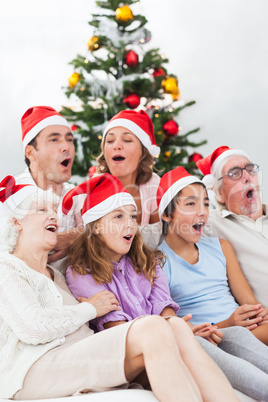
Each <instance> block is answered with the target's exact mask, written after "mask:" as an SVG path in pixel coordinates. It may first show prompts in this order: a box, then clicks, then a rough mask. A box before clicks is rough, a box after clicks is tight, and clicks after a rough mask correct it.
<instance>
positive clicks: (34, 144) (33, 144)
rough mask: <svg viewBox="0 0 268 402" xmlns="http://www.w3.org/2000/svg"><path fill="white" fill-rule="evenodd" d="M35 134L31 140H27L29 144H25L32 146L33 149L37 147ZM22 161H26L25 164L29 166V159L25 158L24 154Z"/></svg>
mask: <svg viewBox="0 0 268 402" xmlns="http://www.w3.org/2000/svg"><path fill="white" fill-rule="evenodd" d="M38 134H39V133H38ZM38 134H37V135H38ZM37 135H36V136H35V137H34V138H33V139H32V141H30V142H29V144H27V145H32V146H33V147H34V149H37V141H36V138H37ZM24 162H25V163H26V165H27V166H28V167H30V161H29V159H28V158H27V156H26V155H24Z"/></svg>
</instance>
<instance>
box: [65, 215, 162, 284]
mask: <svg viewBox="0 0 268 402" xmlns="http://www.w3.org/2000/svg"><path fill="white" fill-rule="evenodd" d="M96 222H97V221H95V222H91V223H89V224H87V225H86V227H85V229H84V231H83V233H81V234H80V235H79V236H78V237H77V238H76V239H75V240H74V242H73V243H72V244H71V245H70V246H69V247H68V249H67V254H68V256H69V265H71V267H72V270H73V271H75V272H77V273H78V274H80V275H86V274H91V275H92V277H93V279H94V280H95V282H96V283H98V284H103V283H111V282H112V279H113V276H112V275H113V264H112V260H111V258H110V256H109V254H108V252H107V246H106V244H105V243H104V241H103V240H102V239H101V238H100V236H99V235H97V234H95V233H94V225H95V223H96ZM127 256H128V257H129V258H130V261H131V264H132V266H133V269H134V270H135V272H136V273H137V274H138V275H144V276H145V277H146V278H147V279H148V281H149V282H150V283H151V285H152V286H153V283H154V279H155V277H156V266H157V265H159V266H160V267H161V268H162V267H163V265H164V264H165V256H164V254H163V253H162V252H161V251H160V250H151V249H149V248H148V247H147V246H146V245H145V244H144V243H143V240H142V236H141V234H140V232H139V231H138V232H137V233H136V235H135V237H134V239H133V242H132V245H131V248H130V250H129V252H128V253H127Z"/></svg>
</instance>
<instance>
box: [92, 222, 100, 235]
mask: <svg viewBox="0 0 268 402" xmlns="http://www.w3.org/2000/svg"><path fill="white" fill-rule="evenodd" d="M93 233H94V234H95V235H97V236H98V235H99V234H100V228H99V225H98V224H97V223H96V224H95V225H94V228H93Z"/></svg>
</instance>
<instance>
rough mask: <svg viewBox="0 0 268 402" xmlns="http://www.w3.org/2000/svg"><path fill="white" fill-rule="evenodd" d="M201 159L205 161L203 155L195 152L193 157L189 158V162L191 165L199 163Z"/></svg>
mask: <svg viewBox="0 0 268 402" xmlns="http://www.w3.org/2000/svg"><path fill="white" fill-rule="evenodd" d="M200 159H203V156H202V155H201V154H198V153H197V152H194V153H193V154H192V155H190V156H189V157H188V162H189V163H190V162H195V163H196V162H197V161H199V160H200Z"/></svg>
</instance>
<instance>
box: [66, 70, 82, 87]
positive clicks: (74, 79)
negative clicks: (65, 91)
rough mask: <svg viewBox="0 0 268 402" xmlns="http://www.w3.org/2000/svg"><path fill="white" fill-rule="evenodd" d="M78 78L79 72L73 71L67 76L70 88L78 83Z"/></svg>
mask: <svg viewBox="0 0 268 402" xmlns="http://www.w3.org/2000/svg"><path fill="white" fill-rule="evenodd" d="M79 80H80V74H78V73H73V74H72V75H71V76H70V77H69V80H68V82H69V86H70V87H71V88H74V87H75V86H76V84H77V83H78V81H79Z"/></svg>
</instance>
